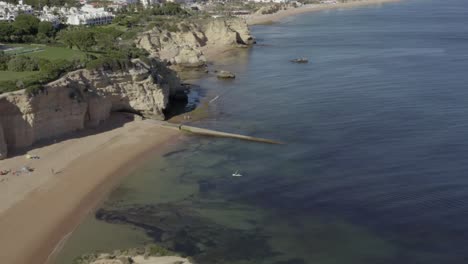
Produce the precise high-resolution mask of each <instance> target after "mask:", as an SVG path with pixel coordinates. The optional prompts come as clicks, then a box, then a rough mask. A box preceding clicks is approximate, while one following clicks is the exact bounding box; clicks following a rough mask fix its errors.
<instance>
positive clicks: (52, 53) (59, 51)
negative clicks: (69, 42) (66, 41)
mask: <svg viewBox="0 0 468 264" xmlns="http://www.w3.org/2000/svg"><path fill="white" fill-rule="evenodd" d="M7 46H14V47H18V49H16V50H12V51H8V52H7V53H8V54H12V55H14V54H21V55H27V56H30V57H37V58H44V59H49V60H59V59H65V60H72V59H76V58H84V57H85V53H84V52H81V51H79V50H73V49H69V48H65V47H51V46H46V45H37V44H30V45H28V44H11V45H7Z"/></svg>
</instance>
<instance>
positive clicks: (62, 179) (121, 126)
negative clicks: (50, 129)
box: [0, 116, 180, 264]
mask: <svg viewBox="0 0 468 264" xmlns="http://www.w3.org/2000/svg"><path fill="white" fill-rule="evenodd" d="M124 118H125V117H123V116H115V117H113V118H111V120H110V121H108V122H106V124H104V125H103V126H101V127H100V128H99V130H87V131H82V132H77V134H76V135H74V137H73V138H70V139H61V140H58V141H57V143H53V142H52V144H51V145H47V144H44V146H43V147H41V146H39V147H37V148H35V149H33V150H31V151H29V152H28V154H31V155H37V156H38V157H39V158H40V159H32V160H30V159H26V157H25V153H19V154H18V155H17V156H15V157H12V158H8V159H6V160H2V161H0V169H1V170H5V169H11V170H12V171H16V170H19V169H20V168H22V167H23V166H29V167H31V168H34V171H33V172H31V173H26V172H22V173H20V174H19V175H12V173H10V174H9V175H7V176H1V177H0V258H1V259H2V263H9V264H31V263H38V264H40V263H44V262H46V261H47V259H48V258H49V254H50V252H52V251H53V249H54V248H56V246H57V245H58V244H59V242H60V241H61V240H62V239H63V237H64V235H65V234H68V233H70V232H72V231H73V230H74V229H75V228H76V227H77V225H79V223H80V222H81V220H82V219H83V218H84V217H86V215H87V214H89V213H90V212H91V211H92V210H93V209H94V208H95V207H96V206H97V205H98V203H99V202H100V201H102V199H103V198H105V196H106V195H107V193H108V192H109V191H110V190H111V189H112V188H113V187H114V186H115V184H117V183H118V182H119V179H120V178H121V177H122V176H125V175H126V174H128V173H129V172H130V171H131V170H132V169H134V168H135V167H137V166H138V165H139V164H141V162H142V160H144V159H143V158H142V157H143V156H145V155H148V154H149V153H151V155H158V154H159V155H161V154H162V153H163V152H164V151H165V150H167V149H168V148H170V146H171V145H173V144H175V143H176V141H177V138H178V137H179V135H180V134H179V132H177V131H175V130H171V129H166V128H162V127H160V126H159V125H158V124H157V123H154V122H148V121H143V120H139V121H128V120H127V121H128V122H127V121H124V120H123V119H124ZM127 118H128V117H127Z"/></svg>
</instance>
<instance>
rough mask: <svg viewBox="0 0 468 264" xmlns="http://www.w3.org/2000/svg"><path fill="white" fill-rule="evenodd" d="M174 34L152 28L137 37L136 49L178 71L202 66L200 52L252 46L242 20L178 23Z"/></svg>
mask: <svg viewBox="0 0 468 264" xmlns="http://www.w3.org/2000/svg"><path fill="white" fill-rule="evenodd" d="M174 27H175V28H176V29H178V30H177V31H175V32H174V30H172V32H171V31H169V30H167V29H163V28H161V27H155V28H153V29H152V30H150V31H147V32H144V33H142V34H140V35H139V37H138V38H137V40H136V43H137V45H138V46H139V47H140V48H143V49H145V50H147V51H149V52H150V54H151V55H152V56H153V57H158V58H160V59H161V60H166V61H168V62H170V63H171V64H173V65H177V66H181V67H200V66H204V65H205V64H206V61H207V58H206V57H205V54H204V51H206V50H208V49H216V50H223V49H229V48H232V47H238V46H247V45H250V44H253V42H254V40H253V38H252V36H251V35H250V31H249V28H248V26H247V23H246V22H245V20H243V19H240V18H218V19H209V20H199V21H193V22H186V21H185V22H181V23H179V24H177V25H174Z"/></svg>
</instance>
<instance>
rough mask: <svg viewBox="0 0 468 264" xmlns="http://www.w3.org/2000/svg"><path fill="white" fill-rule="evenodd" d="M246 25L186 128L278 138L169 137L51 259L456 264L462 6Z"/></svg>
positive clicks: (461, 173)
mask: <svg viewBox="0 0 468 264" xmlns="http://www.w3.org/2000/svg"><path fill="white" fill-rule="evenodd" d="M252 33H253V35H254V36H255V37H256V38H257V40H258V45H256V46H255V47H253V48H252V49H250V50H246V51H242V52H239V54H236V56H234V58H227V59H226V60H224V61H223V62H222V63H221V65H217V66H213V68H223V69H228V70H232V71H234V72H236V73H237V78H236V79H235V80H233V81H221V80H217V79H216V78H214V77H213V76H211V77H206V78H203V79H201V80H200V81H198V84H199V85H200V87H199V88H196V89H198V91H199V92H200V94H203V95H204V96H206V97H205V99H206V100H208V99H211V98H213V97H215V96H220V97H219V99H218V100H216V101H215V102H214V103H212V104H210V107H209V112H210V117H209V118H206V119H204V120H203V121H197V122H193V124H194V125H197V126H203V127H208V128H213V129H219V130H223V131H229V132H239V133H243V134H248V135H253V136H260V137H266V138H273V139H279V140H282V141H284V142H287V144H286V145H281V146H271V145H263V144H256V143H248V142H241V141H235V140H228V139H210V138H198V137H188V138H185V139H183V140H182V142H181V144H180V145H179V146H177V147H175V149H174V151H172V152H169V153H167V154H166V155H165V156H164V158H163V159H157V158H154V159H152V160H150V161H149V162H148V164H147V165H146V166H144V167H142V168H141V169H140V170H138V171H136V172H135V173H133V174H132V175H130V176H129V177H128V178H127V179H126V180H125V181H124V182H123V183H122V185H121V186H120V187H119V188H117V190H116V191H115V192H114V193H113V194H112V195H111V197H110V198H109V200H108V201H107V202H106V203H105V204H104V205H103V209H102V210H101V211H100V212H98V214H96V216H97V219H96V218H95V217H96V216H93V217H91V218H90V219H88V220H87V221H86V222H85V223H84V224H83V225H82V226H81V227H80V228H79V229H78V230H77V232H76V233H75V234H74V236H72V238H71V240H70V241H69V243H68V244H67V246H66V247H65V249H64V251H63V253H62V259H63V260H62V261H63V263H66V262H67V261H68V260H69V259H71V258H72V257H74V256H76V255H79V254H82V253H84V252H87V251H90V250H92V249H99V250H109V249H114V248H122V247H130V246H139V245H143V244H145V243H159V244H161V245H163V246H166V247H169V248H171V249H173V250H176V251H178V252H181V253H182V254H185V255H190V256H193V257H194V259H195V260H198V262H199V263H200V264H202V263H203V264H211V263H239V264H240V263H274V264H303V263H307V264H309V263H310V264H315V263H317V264H334V263H337V264H338V263H340V264H341V263H343V264H344V263H346V264H351V263H353V264H354V263H356V264H366V263H369V264H371V263H372V264H375V263H391V264H394V263H408V264H414V263H424V264H429V263H434V264H441V263H447V264H448V263H468V2H467V1H463V0H445V1H443V0H408V1H402V2H398V3H390V4H385V5H382V6H369V7H362V8H356V9H346V10H333V11H325V12H318V13H312V14H305V15H301V16H297V17H294V18H287V19H286V20H283V21H282V22H280V23H277V24H274V25H268V26H256V27H254V28H253V29H252ZM297 57H308V58H309V61H310V62H309V64H292V63H290V62H289V60H290V59H292V58H297ZM236 170H239V171H240V172H241V173H242V174H243V175H244V176H243V177H231V174H232V173H233V172H234V171H236ZM174 212H175V213H174ZM102 215H107V216H119V217H120V218H119V219H121V220H119V221H116V220H114V221H111V220H109V219H110V217H103V216H102ZM161 215H164V217H162V216H161ZM122 219H123V220H122ZM59 259H60V258H59Z"/></svg>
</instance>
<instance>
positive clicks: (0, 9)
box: [0, 0, 34, 21]
mask: <svg viewBox="0 0 468 264" xmlns="http://www.w3.org/2000/svg"><path fill="white" fill-rule="evenodd" d="M33 12H34V10H33V8H32V7H31V6H30V5H25V4H23V0H19V3H18V4H17V5H14V4H10V3H6V2H3V1H0V21H13V20H15V19H16V17H17V16H18V14H21V13H24V14H28V15H32V14H33Z"/></svg>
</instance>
